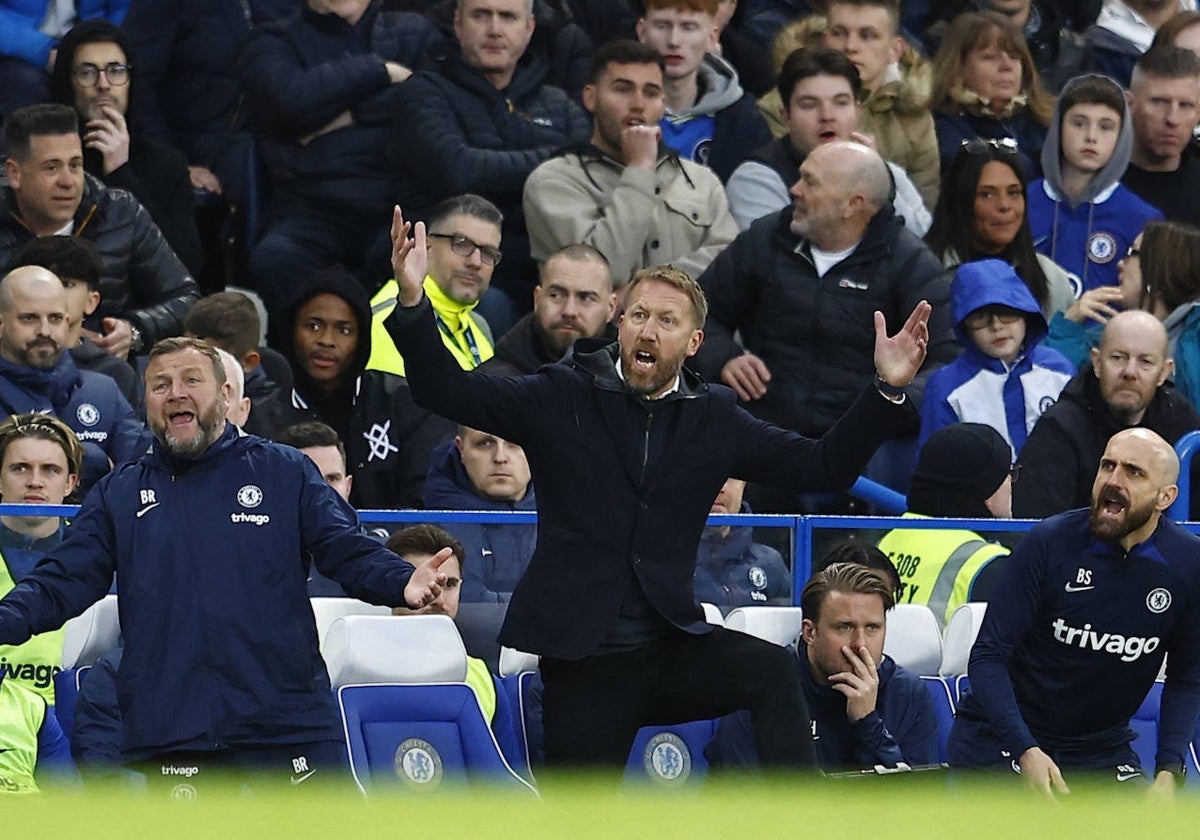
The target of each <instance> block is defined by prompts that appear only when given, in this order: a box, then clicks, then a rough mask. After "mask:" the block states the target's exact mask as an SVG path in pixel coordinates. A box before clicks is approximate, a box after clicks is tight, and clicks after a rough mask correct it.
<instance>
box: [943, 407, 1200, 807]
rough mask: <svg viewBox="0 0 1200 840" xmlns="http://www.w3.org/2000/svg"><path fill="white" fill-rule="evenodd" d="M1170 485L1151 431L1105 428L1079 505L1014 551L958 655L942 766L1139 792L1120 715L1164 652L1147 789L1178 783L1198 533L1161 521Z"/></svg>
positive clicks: (1194, 670) (1057, 786) (1198, 617)
mask: <svg viewBox="0 0 1200 840" xmlns="http://www.w3.org/2000/svg"><path fill="white" fill-rule="evenodd" d="M1178 476H1179V459H1178V458H1177V457H1176V455H1175V451H1174V450H1173V449H1172V448H1171V446H1170V444H1168V443H1167V442H1166V441H1165V440H1163V439H1162V438H1161V437H1159V436H1158V435H1157V434H1155V433H1154V432H1152V431H1150V430H1149V429H1126V430H1125V431H1122V432H1118V433H1117V434H1115V435H1113V437H1112V438H1111V439H1110V440H1109V441H1108V446H1107V447H1106V448H1105V450H1104V454H1103V455H1102V456H1101V458H1100V467H1099V469H1098V470H1097V472H1096V479H1095V483H1094V484H1093V485H1092V502H1091V508H1090V509H1087V508H1083V509H1079V510H1072V511H1069V512H1067V513H1064V514H1062V515H1060V516H1052V517H1050V518H1049V519H1046V520H1044V521H1043V522H1041V523H1040V524H1038V525H1035V526H1034V527H1033V529H1032V530H1031V531H1030V532H1029V533H1028V534H1027V535H1026V536H1025V537H1024V538H1023V539H1022V540H1021V542H1020V543H1019V544H1018V545H1017V547H1016V548H1015V549H1014V550H1013V553H1012V555H1011V557H1010V558H1009V560H1008V563H1007V565H1006V566H1005V567H1004V572H1003V576H1002V578H1001V580H1000V582H999V585H998V586H997V587H996V589H995V591H994V592H993V594H992V597H991V600H989V602H988V610H987V614H986V616H985V617H984V620H983V627H982V628H981V629H980V631H979V637H978V639H977V640H976V642H975V646H974V647H973V648H972V650H971V660H970V665H969V667H970V673H971V688H970V693H969V694H967V695H966V696H965V697H964V698H963V699H962V702H961V703H960V704H959V707H958V714H957V716H956V717H955V721H954V728H953V729H952V730H951V732H950V742H949V745H948V756H949V759H950V764H951V765H952V766H955V767H963V768H971V769H987V770H993V771H998V772H1002V773H1007V772H1008V771H1009V770H1010V769H1011V770H1013V771H1016V772H1017V773H1019V774H1020V775H1021V777H1022V778H1023V779H1024V781H1025V783H1026V784H1027V785H1028V786H1029V787H1031V788H1032V789H1034V790H1037V791H1039V792H1041V793H1044V794H1045V795H1047V796H1054V795H1056V794H1064V793H1068V792H1069V790H1068V787H1067V782H1066V781H1065V778H1064V775H1063V772H1064V771H1072V770H1073V771H1076V772H1077V773H1078V774H1079V776H1081V777H1086V776H1087V775H1091V776H1093V777H1095V778H1097V779H1108V780H1110V781H1111V780H1113V779H1115V781H1116V782H1118V783H1128V782H1134V783H1135V784H1146V783H1147V779H1146V775H1150V774H1148V773H1145V771H1146V770H1147V769H1148V768H1143V767H1142V766H1141V762H1140V760H1139V759H1138V755H1137V753H1136V752H1134V750H1133V748H1132V746H1131V745H1130V742H1131V741H1132V740H1133V733H1132V731H1131V730H1130V728H1129V720H1130V718H1132V717H1133V714H1134V713H1135V712H1136V711H1137V709H1138V706H1140V705H1141V703H1142V700H1143V699H1144V698H1145V696H1146V693H1147V692H1148V691H1149V690H1150V687H1151V685H1153V684H1154V680H1155V677H1156V676H1157V675H1158V673H1159V670H1160V668H1161V667H1162V664H1163V657H1164V656H1168V657H1169V661H1170V664H1169V666H1168V667H1167V678H1166V684H1165V685H1164V686H1163V692H1162V703H1161V705H1160V707H1159V715H1158V750H1157V752H1156V754H1155V766H1154V772H1153V774H1152V777H1153V782H1152V792H1153V793H1155V794H1157V795H1163V796H1172V795H1173V794H1174V790H1175V787H1176V786H1177V785H1179V784H1182V783H1183V773H1184V752H1185V751H1186V750H1187V749H1188V741H1189V740H1190V739H1191V737H1192V733H1193V731H1194V730H1195V727H1196V717H1197V714H1198V713H1200V538H1197V537H1196V536H1195V535H1194V534H1192V533H1190V532H1189V531H1187V530H1186V529H1184V528H1182V527H1181V526H1179V525H1177V524H1175V523H1174V522H1172V521H1170V520H1169V519H1167V518H1166V517H1165V516H1163V512H1164V511H1165V510H1166V509H1167V508H1168V507H1170V505H1171V503H1172V502H1173V501H1175V496H1176V493H1177V488H1176V486H1175V481H1176V479H1177V478H1178ZM1144 774H1145V775H1144Z"/></svg>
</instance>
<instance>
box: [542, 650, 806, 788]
mask: <svg viewBox="0 0 1200 840" xmlns="http://www.w3.org/2000/svg"><path fill="white" fill-rule="evenodd" d="M541 672H542V681H543V682H544V683H545V693H544V695H543V709H542V715H543V726H544V737H545V747H546V763H547V765H548V766H551V767H581V766H583V767H623V766H624V765H625V761H626V759H627V758H628V756H629V750H630V747H631V746H632V744H633V739H634V737H635V736H636V734H637V730H638V729H639V728H640V727H642V726H648V725H662V724H673V723H684V722H686V721H690V720H705V719H708V718H716V717H720V716H721V715H725V714H729V713H730V712H734V711H737V710H738V709H748V710H749V711H750V716H751V719H752V720H753V723H754V736H755V741H756V742H757V745H758V754H759V756H760V758H761V760H762V763H763V765H764V767H772V766H773V767H776V768H793V769H798V768H814V769H815V768H816V766H817V763H816V755H815V751H814V749H813V743H812V726H811V724H810V722H809V717H808V707H807V705H806V704H805V702H804V694H803V690H802V688H801V685H800V674H799V670H798V669H797V667H796V662H795V656H794V655H793V654H792V653H791V652H790V651H788V650H786V649H784V648H781V647H779V646H778V645H774V644H771V643H770V642H764V641H762V640H761V639H756V638H754V637H753V636H748V635H746V634H744V633H738V632H736V631H733V630H726V629H724V628H722V627H714V628H713V630H712V632H711V633H708V634H706V635H703V636H693V635H691V634H689V633H684V632H682V631H677V630H673V631H672V632H671V634H670V636H668V637H667V638H666V639H664V640H661V641H657V642H654V643H652V644H648V645H645V646H643V647H639V648H636V649H634V650H631V651H626V652H622V653H613V654H607V655H603V656H589V657H586V658H584V659H580V660H575V661H568V660H562V659H551V658H548V657H543V658H542V662H541Z"/></svg>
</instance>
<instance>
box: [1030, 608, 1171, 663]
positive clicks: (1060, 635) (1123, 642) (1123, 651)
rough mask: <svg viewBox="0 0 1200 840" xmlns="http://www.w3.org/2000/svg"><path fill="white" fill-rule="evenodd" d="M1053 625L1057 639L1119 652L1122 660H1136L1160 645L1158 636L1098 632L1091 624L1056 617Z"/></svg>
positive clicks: (1096, 648)
mask: <svg viewBox="0 0 1200 840" xmlns="http://www.w3.org/2000/svg"><path fill="white" fill-rule="evenodd" d="M1051 626H1052V627H1053V628H1054V639H1055V641H1059V642H1062V643H1063V644H1064V645H1071V646H1072V647H1077V648H1080V649H1081V650H1088V649H1089V648H1090V649H1091V650H1102V651H1104V652H1105V653H1115V654H1119V655H1120V657H1121V661H1122V662H1136V661H1137V660H1138V658H1139V657H1141V655H1142V654H1143V653H1147V654H1148V653H1153V652H1154V651H1155V650H1157V649H1158V645H1159V638H1158V636H1151V637H1150V638H1148V639H1146V638H1143V637H1141V636H1122V635H1121V634H1120V633H1097V632H1096V631H1095V630H1093V629H1092V625H1091V624H1085V625H1083V627H1082V628H1079V627H1072V626H1071V625H1069V624H1067V623H1066V622H1065V621H1063V620H1062V619H1061V618H1056V619H1055V620H1054V623H1053V624H1052V625H1051Z"/></svg>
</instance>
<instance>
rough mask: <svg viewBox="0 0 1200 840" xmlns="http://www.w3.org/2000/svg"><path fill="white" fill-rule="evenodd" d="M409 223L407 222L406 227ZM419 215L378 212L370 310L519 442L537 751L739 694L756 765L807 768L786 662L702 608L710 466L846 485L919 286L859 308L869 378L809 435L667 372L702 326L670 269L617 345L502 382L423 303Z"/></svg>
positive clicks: (612, 751) (592, 750) (470, 407)
mask: <svg viewBox="0 0 1200 840" xmlns="http://www.w3.org/2000/svg"><path fill="white" fill-rule="evenodd" d="M410 231H411V232H412V233H413V237H412V238H410V237H409V233H410ZM425 236H426V234H425V226H424V224H423V223H420V222H418V223H417V224H416V226H415V228H414V227H413V226H412V225H410V224H408V223H406V222H405V221H404V219H403V216H402V215H401V213H400V210H399V208H397V209H396V210H395V213H394V218H393V224H392V241H393V251H392V267H393V270H394V272H395V276H396V278H397V280H398V281H399V285H400V293H399V297H398V300H397V306H396V308H395V310H394V311H393V313H392V315H391V316H390V317H389V318H388V320H387V321H386V322H385V326H386V327H387V330H388V332H389V334H390V335H391V336H392V339H393V340H394V341H395V342H396V346H397V347H398V348H399V349H400V352H401V353H402V354H403V355H404V357H405V358H406V359H410V360H412V361H411V362H410V364H409V365H408V368H407V369H408V371H409V383H410V385H411V388H412V394H413V397H414V398H415V399H416V400H417V402H418V403H420V404H421V405H423V406H424V407H425V408H427V409H429V410H431V411H433V412H436V413H437V414H440V415H442V416H444V417H450V418H453V419H455V420H457V421H458V422H461V423H464V424H467V425H470V426H471V427H473V428H478V429H485V430H487V431H488V432H491V433H493V434H497V435H500V436H501V437H503V438H504V439H506V440H510V441H513V442H515V443H518V444H519V445H521V446H523V447H524V448H525V453H526V456H527V458H528V459H529V464H530V467H531V468H532V473H533V476H534V482H535V483H536V485H537V489H538V502H539V504H538V508H539V510H538V543H537V549H536V551H535V553H534V556H533V559H532V561H531V562H530V565H529V568H528V569H527V570H526V572H525V575H524V577H523V578H522V579H521V581H520V583H518V584H517V587H516V590H515V591H514V592H513V596H512V601H511V602H510V604H509V610H508V615H507V618H506V619H505V623H504V627H503V629H502V630H501V633H500V642H501V643H502V644H504V645H507V646H509V647H514V648H517V649H519V650H525V651H529V652H532V653H537V654H540V655H541V657H542V660H541V671H542V678H543V680H544V682H545V695H544V727H545V746H546V758H547V761H548V762H550V763H553V764H556V765H560V766H561V765H607V766H613V765H616V766H621V765H623V764H624V763H625V759H626V756H627V755H628V752H629V746H630V744H631V742H632V741H633V738H634V736H635V734H636V732H637V730H638V728H639V727H640V726H642V725H643V724H646V723H668V722H673V721H674V722H679V721H687V720H698V719H704V718H710V717H714V716H717V715H720V714H724V713H726V712H728V711H730V710H732V709H749V710H750V712H751V715H752V717H753V720H754V727H755V739H756V742H757V746H758V749H759V754H760V756H761V757H762V759H763V763H764V764H765V765H775V766H787V767H813V766H814V765H815V762H814V756H813V745H812V738H811V734H810V725H809V720H808V715H807V713H806V712H805V711H804V709H805V706H804V697H803V693H802V690H801V686H800V681H799V677H798V674H797V671H796V669H795V667H794V664H793V663H792V661H791V660H792V657H790V656H789V655H788V653H787V651H785V650H784V649H783V648H781V647H777V646H775V645H772V644H769V643H767V642H763V641H760V640H758V639H754V638H752V637H750V636H747V635H743V634H740V633H734V632H729V631H726V630H724V629H723V628H719V627H713V626H712V625H709V624H707V623H705V621H704V616H703V613H702V611H701V609H700V608H699V607H698V606H697V604H696V602H695V599H694V598H693V592H692V576H693V574H694V572H695V568H696V549H697V545H698V543H699V540H700V533H701V529H702V528H703V526H704V522H705V518H706V516H707V514H708V510H709V507H710V506H711V504H712V500H713V498H714V497H715V496H716V494H717V490H718V489H720V487H721V485H722V483H723V482H724V481H725V479H726V478H727V477H728V476H731V475H732V476H736V477H738V478H744V479H749V480H753V481H762V482H775V483H783V484H787V485H789V486H791V487H793V488H795V489H797V490H836V489H845V488H847V487H849V486H850V484H851V483H852V482H853V481H854V479H855V477H856V476H857V475H858V473H859V471H860V470H861V469H862V468H863V467H864V466H865V465H866V463H867V461H868V459H869V458H870V457H871V455H872V453H873V452H874V451H875V448H876V447H877V446H878V445H879V444H880V443H881V442H882V441H883V439H884V438H885V437H886V436H887V435H888V434H889V432H890V431H892V430H896V429H899V428H903V426H904V423H905V421H906V418H907V416H908V412H910V411H912V407H911V405H909V404H908V403H909V401H908V400H906V399H905V397H904V396H903V391H902V390H901V389H902V387H903V386H904V385H907V384H908V383H909V382H910V381H911V380H912V378H913V376H915V375H916V372H917V370H918V369H919V367H920V365H921V361H922V360H923V359H924V357H925V345H926V343H927V342H928V327H927V320H928V317H929V310H930V308H929V305H928V304H927V303H925V302H924V301H922V302H921V303H920V304H919V305H918V306H917V308H916V309H915V310H914V312H913V314H912V316H911V317H910V318H909V319H908V322H907V323H906V324H905V325H904V327H903V329H901V331H900V332H899V333H897V335H896V336H895V337H892V338H889V337H888V336H887V334H886V330H885V328H884V320H883V316H882V314H880V313H876V314H875V331H876V351H875V365H876V369H877V370H878V372H879V378H877V380H876V383H875V385H873V386H872V387H870V388H868V389H866V390H865V391H864V392H863V394H862V395H861V397H860V398H859V400H858V401H857V402H856V403H855V404H854V406H853V407H851V409H850V410H849V411H848V412H847V413H846V416H845V417H844V418H843V420H842V422H840V423H838V424H837V425H836V426H835V427H834V428H833V429H832V430H830V432H829V433H828V434H827V435H826V436H825V437H824V438H822V439H821V440H810V439H808V438H805V437H803V436H801V435H799V434H796V433H794V432H789V431H786V430H783V429H780V428H777V427H774V426H770V425H769V424H767V423H764V422H762V421H761V420H758V419H757V418H755V417H753V416H752V415H751V414H749V413H748V412H746V411H745V410H743V409H741V408H739V407H738V406H737V399H736V397H735V396H734V394H733V392H732V391H731V390H729V389H728V388H725V387H723V386H719V385H715V386H709V385H705V384H704V383H703V382H702V381H701V380H700V379H699V378H698V377H696V376H695V375H693V374H692V373H691V372H690V371H687V370H684V369H683V362H684V360H685V359H686V358H688V357H690V356H692V355H694V354H695V352H696V350H698V349H699V347H700V342H701V341H702V340H703V337H704V334H703V331H702V329H701V327H702V325H703V323H704V318H705V315H706V312H707V303H706V301H705V298H704V293H703V291H702V290H701V289H700V287H699V285H698V284H697V283H696V282H695V281H694V280H693V279H692V278H691V277H689V276H688V275H687V274H686V273H684V272H682V271H679V270H678V269H675V268H672V267H670V266H659V267H657V268H651V269H645V270H643V271H640V272H638V273H637V274H636V275H635V276H634V279H633V280H632V281H631V283H630V284H629V290H628V296H627V299H626V300H627V306H626V310H625V313H624V314H623V315H622V316H621V323H620V329H619V337H618V341H617V342H616V343H606V342H605V341H604V340H603V339H596V340H587V341H580V342H576V344H575V346H574V348H573V350H572V352H571V354H570V355H569V356H568V358H567V359H566V363H565V364H560V365H547V366H545V367H543V368H541V369H540V370H538V371H537V372H536V373H534V374H531V375H529V376H524V377H519V378H515V379H504V378H499V377H492V376H488V375H486V374H481V373H478V372H471V373H467V372H465V371H463V370H462V368H460V367H459V366H458V364H457V363H456V362H455V361H454V360H453V359H452V358H451V356H450V355H449V354H448V353H447V352H446V351H445V349H444V347H443V345H442V342H441V338H440V337H439V335H438V330H437V325H436V324H435V322H434V318H433V312H432V309H431V308H430V305H429V303H428V302H427V301H426V300H425V298H424V293H423V290H422V285H421V284H422V281H423V280H424V277H425V268H426V267H425V260H426V253H425V248H426V243H425Z"/></svg>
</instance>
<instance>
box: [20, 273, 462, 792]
mask: <svg viewBox="0 0 1200 840" xmlns="http://www.w3.org/2000/svg"><path fill="white" fill-rule="evenodd" d="M55 283H56V285H58V286H59V288H60V289H61V284H59V283H58V282H57V280H55ZM145 382H146V417H147V420H148V422H149V424H150V428H151V430H152V431H153V432H154V437H155V445H154V447H153V448H152V450H151V451H150V452H148V453H147V454H145V455H143V456H142V457H141V458H139V459H138V460H137V461H135V462H132V463H129V464H125V465H122V466H120V467H118V468H117V469H116V470H114V471H113V473H112V474H111V475H110V476H108V477H106V478H105V479H104V480H103V482H102V484H101V485H100V486H99V487H98V488H97V490H96V492H95V493H91V494H89V495H88V496H87V497H86V498H85V499H84V503H83V507H82V509H81V510H80V513H79V516H78V517H77V518H76V519H75V520H74V521H73V522H72V523H71V527H70V529H68V532H67V536H66V539H64V540H63V542H62V543H60V544H59V545H58V546H57V547H56V548H54V549H53V550H51V551H50V552H48V553H47V555H46V557H45V558H44V559H43V560H42V562H41V563H40V564H39V565H38V566H37V568H36V569H35V570H34V571H33V572H32V573H31V574H29V575H27V576H26V577H25V578H24V579H23V580H22V581H21V582H20V583H19V584H17V586H16V587H15V588H14V589H13V590H12V591H11V592H10V593H9V594H8V595H7V596H6V597H5V598H4V599H3V600H2V601H0V644H6V645H11V644H21V643H23V642H24V641H25V640H27V639H28V638H29V637H30V636H31V635H32V634H35V633H41V632H44V631H46V630H48V629H50V628H53V627H58V626H61V625H62V623H63V622H64V621H66V620H67V619H68V618H71V617H72V616H75V615H78V614H80V613H81V612H83V610H84V609H86V608H87V607H88V606H89V605H91V604H92V603H94V602H95V601H97V600H99V599H100V598H102V597H103V596H104V595H105V594H106V593H107V592H108V590H109V586H110V585H111V583H112V580H113V575H114V573H115V574H116V576H117V578H118V579H119V580H120V587H121V632H122V635H123V636H124V638H125V652H124V655H123V657H122V661H121V668H120V671H119V672H118V675H117V689H118V692H117V693H118V697H119V702H120V711H121V723H122V732H121V747H120V749H121V759H122V761H124V762H126V763H129V764H131V765H135V766H136V767H137V768H138V769H140V770H142V771H143V772H144V773H145V775H146V777H147V783H148V786H149V788H150V790H151V791H152V792H158V791H161V793H162V794H163V795H165V796H170V797H171V798H173V799H183V798H187V799H193V798H195V797H196V796H197V795H199V796H200V797H201V798H204V797H206V796H207V795H208V794H207V793H206V791H207V790H208V788H209V785H210V784H212V785H214V787H216V788H221V787H224V786H225V785H226V784H228V782H229V781H231V780H233V781H234V782H235V783H236V782H237V781H249V782H252V783H255V784H259V783H261V784H263V785H265V786H270V787H275V788H277V789H282V790H288V789H294V788H295V787H297V786H304V787H313V786H314V785H316V786H321V785H322V784H323V783H324V782H326V781H332V782H339V783H341V784H343V785H346V786H348V778H347V775H346V772H345V770H346V748H345V745H344V742H343V741H342V736H341V726H340V724H339V722H338V713H337V706H336V704H335V703H334V699H333V694H332V692H331V691H330V688H329V677H328V674H327V673H326V670H325V663H324V662H323V660H322V659H321V655H320V653H319V652H318V648H317V630H316V625H315V623H314V620H313V615H312V609H311V607H310V606H309V603H308V594H307V591H306V580H305V579H306V574H305V570H306V569H307V567H308V558H310V557H311V558H312V561H313V562H314V563H315V564H316V567H317V568H318V569H319V570H320V571H321V572H322V573H323V574H325V575H327V576H328V577H330V578H333V579H334V580H336V581H337V582H338V583H340V584H341V585H342V587H343V588H344V589H345V590H346V592H348V593H349V594H350V595H351V596H353V597H356V598H361V599H364V600H367V601H371V602H373V603H377V604H384V605H387V606H407V607H410V608H414V609H415V608H419V607H421V606H424V605H425V604H428V603H431V602H433V601H434V600H435V599H436V598H437V597H438V596H439V595H440V594H441V589H442V585H443V584H444V583H445V582H446V575H445V573H444V572H441V571H440V570H439V567H440V566H441V564H442V563H444V562H445V561H446V559H448V558H449V556H450V551H449V550H446V551H445V552H443V553H440V554H438V555H436V556H435V557H434V558H433V559H432V560H431V561H430V562H429V563H427V564H425V565H423V566H422V568H421V569H420V570H417V571H414V569H413V567H412V565H411V564H409V563H406V562H404V561H403V560H401V559H400V558H399V557H397V556H396V555H395V554H393V553H392V552H390V551H388V550H387V549H385V548H384V547H383V546H381V545H379V543H377V542H376V541H374V540H372V539H370V538H369V537H366V536H364V535H362V534H361V533H360V531H359V528H358V517H357V515H356V514H355V512H354V509H353V508H351V507H350V506H349V505H348V504H347V503H346V502H344V501H342V499H341V498H340V497H339V496H338V495H337V493H336V492H335V491H334V490H333V488H331V487H330V486H329V485H328V484H327V483H326V482H325V479H324V478H322V476H321V474H320V473H319V472H318V471H317V468H316V467H315V466H314V465H313V463H312V461H310V460H309V459H308V457H306V456H305V455H304V454H302V453H300V452H299V451H297V450H295V449H292V448H291V447H287V446H281V445H279V444H276V443H272V442H271V441H268V440H265V439H263V438H260V437H257V436H255V435H244V434H242V433H240V432H239V431H238V430H237V429H236V428H234V427H233V426H232V425H231V424H229V423H228V422H227V421H226V420H225V413H226V410H227V407H228V403H229V385H228V383H227V382H226V381H225V371H224V370H223V368H222V366H221V362H220V358H219V357H218V355H217V352H216V350H215V349H214V348H213V347H212V346H211V345H209V344H207V343H206V342H203V341H200V340H199V339H194V338H168V339H163V340H162V341H159V342H158V343H157V344H155V345H154V347H153V348H152V349H151V350H150V355H149V360H148V362H147V365H146V373H145ZM314 777H315V779H314ZM300 795H308V794H307V793H306V792H300Z"/></svg>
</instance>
